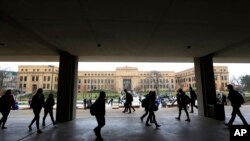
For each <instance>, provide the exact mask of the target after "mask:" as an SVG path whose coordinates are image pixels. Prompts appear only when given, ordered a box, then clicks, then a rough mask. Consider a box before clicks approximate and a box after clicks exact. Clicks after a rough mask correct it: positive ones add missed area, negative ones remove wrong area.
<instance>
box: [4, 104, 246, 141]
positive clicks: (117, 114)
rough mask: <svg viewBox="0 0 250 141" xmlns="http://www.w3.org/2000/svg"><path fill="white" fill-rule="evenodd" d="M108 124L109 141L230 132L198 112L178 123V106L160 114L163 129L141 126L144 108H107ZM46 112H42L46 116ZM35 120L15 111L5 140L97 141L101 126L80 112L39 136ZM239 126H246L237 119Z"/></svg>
mask: <svg viewBox="0 0 250 141" xmlns="http://www.w3.org/2000/svg"><path fill="white" fill-rule="evenodd" d="M230 108H231V107H230V106H227V107H226V108H225V109H226V117H227V120H228V119H229V118H230V112H231V109H230ZM249 108H250V106H243V107H242V108H241V110H242V113H243V115H244V116H245V117H246V119H247V121H248V122H249V123H250V112H249ZM106 109H107V113H106V125H105V126H104V128H103V130H102V134H103V138H104V139H105V140H106V141H153V140H155V141H184V140H185V141H227V140H229V130H228V128H227V127H225V126H224V125H223V121H217V120H213V119H210V118H205V117H201V116H198V115H197V110H195V113H194V114H191V115H190V118H191V122H190V123H188V122H186V121H184V119H185V118H186V117H185V114H184V111H183V114H182V120H181V121H177V120H175V117H176V116H177V114H178V110H177V108H176V107H173V108H160V109H159V111H157V112H156V119H157V121H158V123H159V124H160V125H161V127H160V128H159V129H157V130H156V129H155V127H154V125H152V126H151V127H146V126H145V120H146V119H144V123H141V121H140V118H139V117H140V116H141V115H142V114H143V113H144V111H143V109H136V111H135V112H134V113H132V114H128V113H125V114H124V113H122V111H123V109H111V107H110V106H107V107H106ZM42 115H43V113H41V117H42ZM32 118H33V113H32V110H17V111H11V113H10V116H9V119H8V121H7V124H6V126H7V127H8V129H5V130H1V129H0V139H1V141H16V140H24V141H34V140H35V141H52V140H53V141H57V140H58V141H64V140H65V141H68V140H73V141H78V140H79V141H93V140H94V139H95V135H94V133H93V129H94V128H95V126H96V125H97V123H96V120H95V117H93V116H91V115H90V114H89V110H83V109H77V118H76V119H75V120H73V121H70V122H65V123H59V124H57V125H56V126H53V125H52V124H51V121H50V118H49V117H48V118H47V121H46V122H47V126H46V127H44V128H42V131H43V133H42V134H39V135H38V134H36V130H35V125H33V130H32V132H29V131H28V125H29V123H30V121H31V120H32ZM235 124H242V123H241V121H240V120H239V118H236V122H235Z"/></svg>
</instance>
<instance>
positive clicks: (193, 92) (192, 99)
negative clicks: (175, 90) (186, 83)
mask: <svg viewBox="0 0 250 141" xmlns="http://www.w3.org/2000/svg"><path fill="white" fill-rule="evenodd" d="M189 92H190V97H191V103H190V104H191V111H190V113H194V109H193V108H194V107H195V108H196V109H198V106H197V105H195V102H196V100H197V94H196V93H195V91H194V90H193V88H192V87H189Z"/></svg>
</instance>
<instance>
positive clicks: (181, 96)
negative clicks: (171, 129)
mask: <svg viewBox="0 0 250 141" xmlns="http://www.w3.org/2000/svg"><path fill="white" fill-rule="evenodd" d="M177 101H178V102H177V103H178V107H179V116H178V117H176V119H177V120H180V119H181V110H182V109H184V111H185V113H186V115H187V119H186V120H185V121H188V122H190V118H189V114H188V111H187V105H188V104H189V103H190V102H191V99H190V98H189V97H188V96H187V95H186V94H185V92H184V91H183V90H182V89H179V90H178V95H177Z"/></svg>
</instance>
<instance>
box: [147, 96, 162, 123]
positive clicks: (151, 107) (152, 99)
mask: <svg viewBox="0 0 250 141" xmlns="http://www.w3.org/2000/svg"><path fill="white" fill-rule="evenodd" d="M155 99H156V93H155V91H150V92H149V115H148V118H147V121H146V126H150V124H149V123H148V122H149V120H150V119H152V120H153V123H154V124H155V127H156V128H159V127H160V125H159V124H158V123H157V121H156V119H155V113H154V111H157V110H158V106H157V105H156V102H155Z"/></svg>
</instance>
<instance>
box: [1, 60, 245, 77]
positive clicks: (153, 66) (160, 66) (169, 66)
mask: <svg viewBox="0 0 250 141" xmlns="http://www.w3.org/2000/svg"><path fill="white" fill-rule="evenodd" d="M18 65H55V66H59V63H58V62H0V69H7V70H10V71H17V70H18ZM214 65H215V66H228V70H229V75H230V78H231V77H232V76H236V77H238V76H242V75H246V74H249V75H250V64H240V63H238V64H224V63H223V64H214ZM124 66H129V67H137V68H138V69H139V70H140V71H151V70H158V71H175V72H178V71H182V70H185V69H188V68H192V67H194V64H193V63H126V62H115V63H113V62H112V63H111V62H110V63H99V62H84V63H83V62H81V63H79V66H78V70H89V71H115V69H116V67H124Z"/></svg>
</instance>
